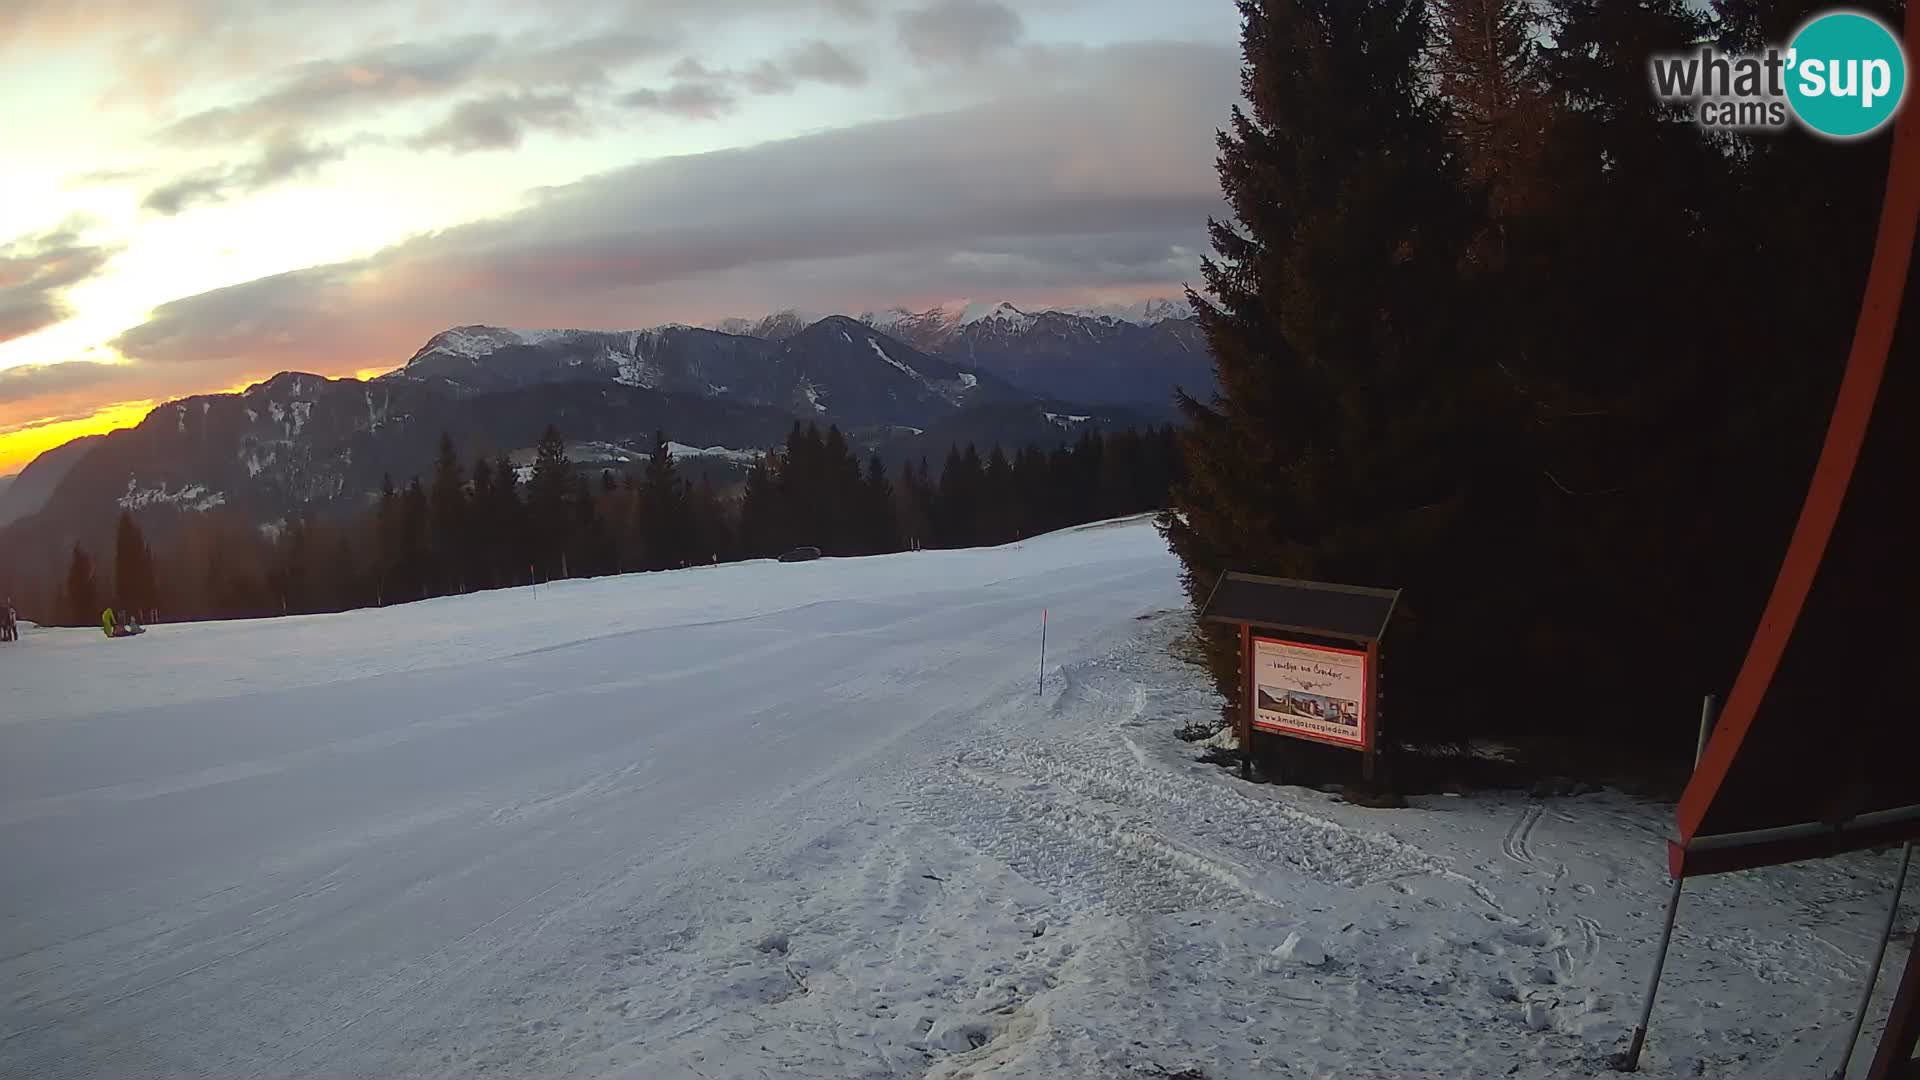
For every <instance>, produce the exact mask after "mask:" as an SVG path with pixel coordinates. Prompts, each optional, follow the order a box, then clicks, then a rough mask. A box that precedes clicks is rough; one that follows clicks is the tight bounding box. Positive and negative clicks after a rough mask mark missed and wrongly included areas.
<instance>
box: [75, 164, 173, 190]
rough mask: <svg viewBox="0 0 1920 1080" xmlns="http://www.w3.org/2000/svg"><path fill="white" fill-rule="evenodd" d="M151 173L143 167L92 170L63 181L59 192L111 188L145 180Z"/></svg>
mask: <svg viewBox="0 0 1920 1080" xmlns="http://www.w3.org/2000/svg"><path fill="white" fill-rule="evenodd" d="M153 172H154V171H153V170H152V169H151V168H147V167H144V166H136V167H129V168H124V169H92V170H89V171H87V172H83V173H75V174H74V175H72V176H69V177H67V178H66V179H65V180H62V181H61V182H60V190H62V191H77V190H79V189H81V188H88V187H112V186H114V185H116V184H127V183H132V182H133V181H135V180H145V179H147V178H148V177H150V176H152V175H153Z"/></svg>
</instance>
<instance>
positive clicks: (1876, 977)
mask: <svg viewBox="0 0 1920 1080" xmlns="http://www.w3.org/2000/svg"><path fill="white" fill-rule="evenodd" d="M1912 861H1913V841H1911V840H1909V841H1907V842H1906V843H1905V844H1904V845H1902V846H1901V848H1900V869H1899V870H1898V871H1897V872H1896V873H1895V874H1894V875H1893V899H1892V900H1890V901H1888V903H1887V924H1886V925H1885V926H1883V927H1881V928H1880V944H1878V945H1876V946H1875V947H1874V950H1873V964H1872V966H1870V967H1868V968H1867V985H1866V988H1865V989H1863V990H1861V991H1860V1007H1859V1008H1858V1009H1855V1010H1854V1011H1853V1030H1852V1031H1849V1032H1848V1033H1847V1047H1846V1049H1845V1050H1842V1051H1841V1052H1840V1067H1839V1068H1837V1069H1835V1070H1833V1080H1844V1078H1845V1077H1846V1075H1847V1064H1848V1063H1849V1062H1851V1061H1852V1060H1853V1044H1854V1043H1856V1042H1859V1041H1860V1025H1861V1024H1863V1023H1865V1022H1866V1019H1867V1006H1868V1005H1871V1004H1872V1003H1873V985H1874V984H1875V983H1877V982H1879V981H1880V962H1881V961H1882V960H1885V959H1886V958H1887V939H1888V938H1890V937H1892V936H1893V920H1894V917H1895V916H1896V915H1898V914H1899V913H1900V891H1901V889H1903V888H1904V887H1905V886H1906V884H1907V864H1909V863H1911V862H1912Z"/></svg>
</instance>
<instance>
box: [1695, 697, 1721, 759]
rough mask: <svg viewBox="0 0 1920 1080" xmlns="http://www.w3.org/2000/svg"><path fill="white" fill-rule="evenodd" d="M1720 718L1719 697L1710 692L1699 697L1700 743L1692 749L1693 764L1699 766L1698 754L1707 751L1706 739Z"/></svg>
mask: <svg viewBox="0 0 1920 1080" xmlns="http://www.w3.org/2000/svg"><path fill="white" fill-rule="evenodd" d="M1719 719H1720V699H1719V698H1718V697H1716V696H1714V695H1712V694H1708V695H1707V696H1706V697H1704V698H1701V699H1700V744H1699V745H1698V746H1696V747H1694V749H1693V764H1694V767H1695V768H1699V767H1700V755H1702V754H1704V753H1706V752H1707V739H1708V737H1710V736H1711V735H1712V734H1713V725H1714V723H1715V722H1716V721H1718V720H1719Z"/></svg>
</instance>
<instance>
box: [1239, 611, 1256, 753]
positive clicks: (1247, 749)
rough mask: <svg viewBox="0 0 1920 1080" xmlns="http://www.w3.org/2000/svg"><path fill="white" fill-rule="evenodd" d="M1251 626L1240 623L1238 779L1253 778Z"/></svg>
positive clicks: (1254, 702) (1253, 700)
mask: <svg viewBox="0 0 1920 1080" xmlns="http://www.w3.org/2000/svg"><path fill="white" fill-rule="evenodd" d="M1253 694H1254V688H1253V628H1252V627H1250V626H1248V625H1246V624H1245V623H1242V624H1241V625H1240V703H1241V707H1240V721H1239V723H1240V779H1242V780H1251V779H1253V710H1254V706H1255V705H1256V704H1258V701H1257V700H1256V699H1255V698H1254V696H1253Z"/></svg>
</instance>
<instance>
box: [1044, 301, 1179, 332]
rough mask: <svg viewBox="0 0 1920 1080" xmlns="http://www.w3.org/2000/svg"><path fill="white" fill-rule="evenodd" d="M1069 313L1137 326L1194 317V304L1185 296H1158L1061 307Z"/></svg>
mask: <svg viewBox="0 0 1920 1080" xmlns="http://www.w3.org/2000/svg"><path fill="white" fill-rule="evenodd" d="M1060 310H1061V311H1062V312H1064V313H1065V314H1068V315H1084V316H1087V317H1089V318H1097V319H1113V320H1115V321H1118V322H1129V323H1133V324H1134V325H1136V326H1152V325H1153V324H1154V323H1157V322H1162V321H1164V320H1167V319H1189V318H1192V317H1193V305H1191V304H1189V303H1188V302H1187V300H1186V298H1185V297H1175V298H1173V299H1166V298H1159V297H1156V298H1154V299H1151V300H1142V301H1140V302H1138V303H1133V304H1095V305H1083V306H1077V307H1064V308H1061V309H1060Z"/></svg>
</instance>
